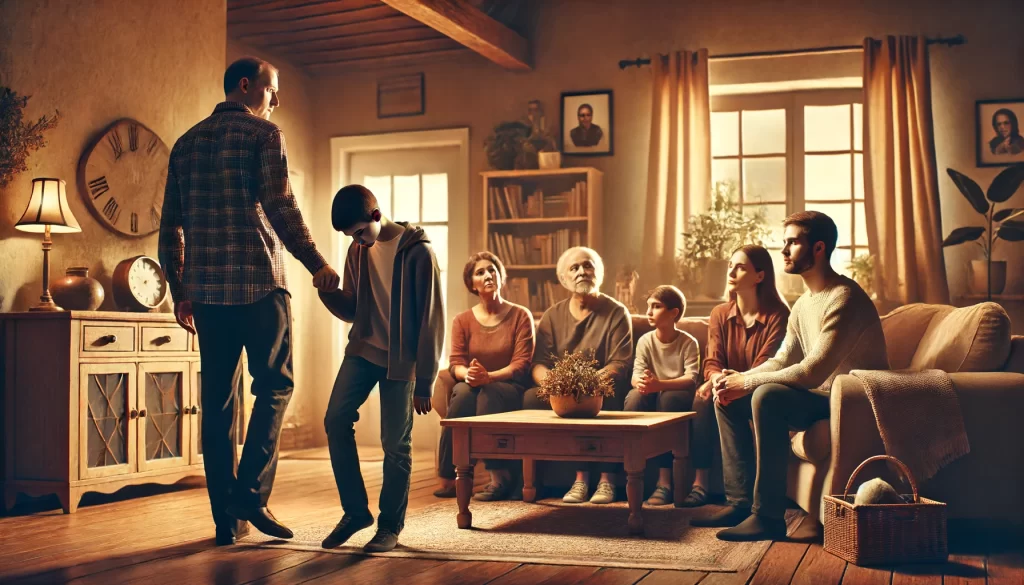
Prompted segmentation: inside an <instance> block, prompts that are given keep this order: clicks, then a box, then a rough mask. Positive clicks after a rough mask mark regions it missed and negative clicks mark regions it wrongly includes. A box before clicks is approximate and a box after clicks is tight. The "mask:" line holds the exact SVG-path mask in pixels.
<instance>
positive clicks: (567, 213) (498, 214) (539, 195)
mask: <svg viewBox="0 0 1024 585" xmlns="http://www.w3.org/2000/svg"><path fill="white" fill-rule="evenodd" d="M487 191H488V193H487V215H488V217H490V218H491V219H528V218H539V217H582V216H585V215H586V214H587V182H586V181H577V182H576V184H575V185H573V188H572V189H570V190H569V191H564V192H561V193H556V194H552V195H545V194H544V191H543V190H542V189H536V190H534V192H533V193H532V194H529V195H526V196H524V195H523V186H522V185H519V184H516V183H509V184H507V185H504V186H502V187H490V188H489V189H488V190H487Z"/></svg>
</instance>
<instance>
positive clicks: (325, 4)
mask: <svg viewBox="0 0 1024 585" xmlns="http://www.w3.org/2000/svg"><path fill="white" fill-rule="evenodd" d="M373 6H380V0H321V1H320V2H316V3H314V4H301V5H296V3H295V2H294V1H292V2H291V3H290V4H284V5H282V6H279V7H274V8H264V7H256V8H250V9H247V10H233V11H229V12H228V26H230V25H233V24H243V23H246V22H266V21H268V20H295V19H300V18H308V17H311V16H323V15H325V14H334V13H336V12H348V11H351V10H360V9H362V8H371V7H373Z"/></svg>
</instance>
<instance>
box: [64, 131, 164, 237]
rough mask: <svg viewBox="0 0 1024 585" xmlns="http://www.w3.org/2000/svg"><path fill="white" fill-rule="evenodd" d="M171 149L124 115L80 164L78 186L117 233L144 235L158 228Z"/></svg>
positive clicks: (86, 152)
mask: <svg viewBox="0 0 1024 585" xmlns="http://www.w3.org/2000/svg"><path fill="white" fill-rule="evenodd" d="M170 154H171V153H170V150H169V149H168V148H167V145H166V144H164V141H163V140H161V139H160V137H159V136H157V135H156V133H154V132H153V131H152V130H150V129H149V128H147V127H145V126H143V125H142V124H140V123H139V122H137V121H136V120H132V119H130V118H124V119H121V120H118V121H116V122H114V123H113V124H111V125H110V127H108V128H107V129H106V130H104V131H103V133H102V134H101V135H100V136H99V138H97V139H96V141H95V142H93V143H92V144H90V145H89V147H88V148H86V149H85V152H84V153H83V154H82V158H81V160H80V161H79V163H78V190H79V192H81V194H82V198H83V199H85V202H86V206H87V207H89V209H90V211H92V213H93V215H95V216H96V218H97V219H98V220H99V221H100V223H102V224H103V225H104V226H106V227H107V228H109V229H110V230H113V231H114V232H116V233H118V234H121V235H124V236H129V237H142V236H146V235H149V234H151V233H153V232H155V231H157V230H159V229H160V212H161V210H162V208H163V203H164V187H165V183H166V182H167V162H168V160H169V159H170Z"/></svg>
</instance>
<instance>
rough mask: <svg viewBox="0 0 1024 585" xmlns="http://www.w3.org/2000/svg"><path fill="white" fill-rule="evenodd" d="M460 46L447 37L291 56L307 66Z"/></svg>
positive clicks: (442, 49)
mask: <svg viewBox="0 0 1024 585" xmlns="http://www.w3.org/2000/svg"><path fill="white" fill-rule="evenodd" d="M460 47H461V45H460V44H459V43H457V42H455V41H453V40H452V39H449V38H448V37H441V38H437V39H429V40H425V41H407V42H401V43H389V44H386V45H374V46H369V47H365V46H360V47H353V48H351V49H341V50H338V51H317V52H311V53H306V54H304V55H300V56H294V55H293V56H292V58H291V60H292V61H294V62H295V63H297V64H299V65H302V66H307V65H318V64H324V63H341V62H345V61H356V60H359V59H371V58H375V57H393V56H395V55H414V54H416V53H427V52H431V51H444V50H449V49H458V48H460Z"/></svg>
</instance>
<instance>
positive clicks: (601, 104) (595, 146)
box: [561, 89, 614, 156]
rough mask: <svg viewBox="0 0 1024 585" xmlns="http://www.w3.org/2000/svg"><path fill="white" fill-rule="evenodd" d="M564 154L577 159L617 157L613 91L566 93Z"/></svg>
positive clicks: (563, 135) (563, 136)
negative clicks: (615, 152)
mask: <svg viewBox="0 0 1024 585" xmlns="http://www.w3.org/2000/svg"><path fill="white" fill-rule="evenodd" d="M561 119H562V152H563V153H565V154H571V155H573V156H608V155H611V154H613V152H614V149H613V148H612V145H613V142H612V138H613V137H614V129H613V128H612V91H611V90H610V89H604V90H595V91H576V92H565V93H563V94H562V116H561Z"/></svg>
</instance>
